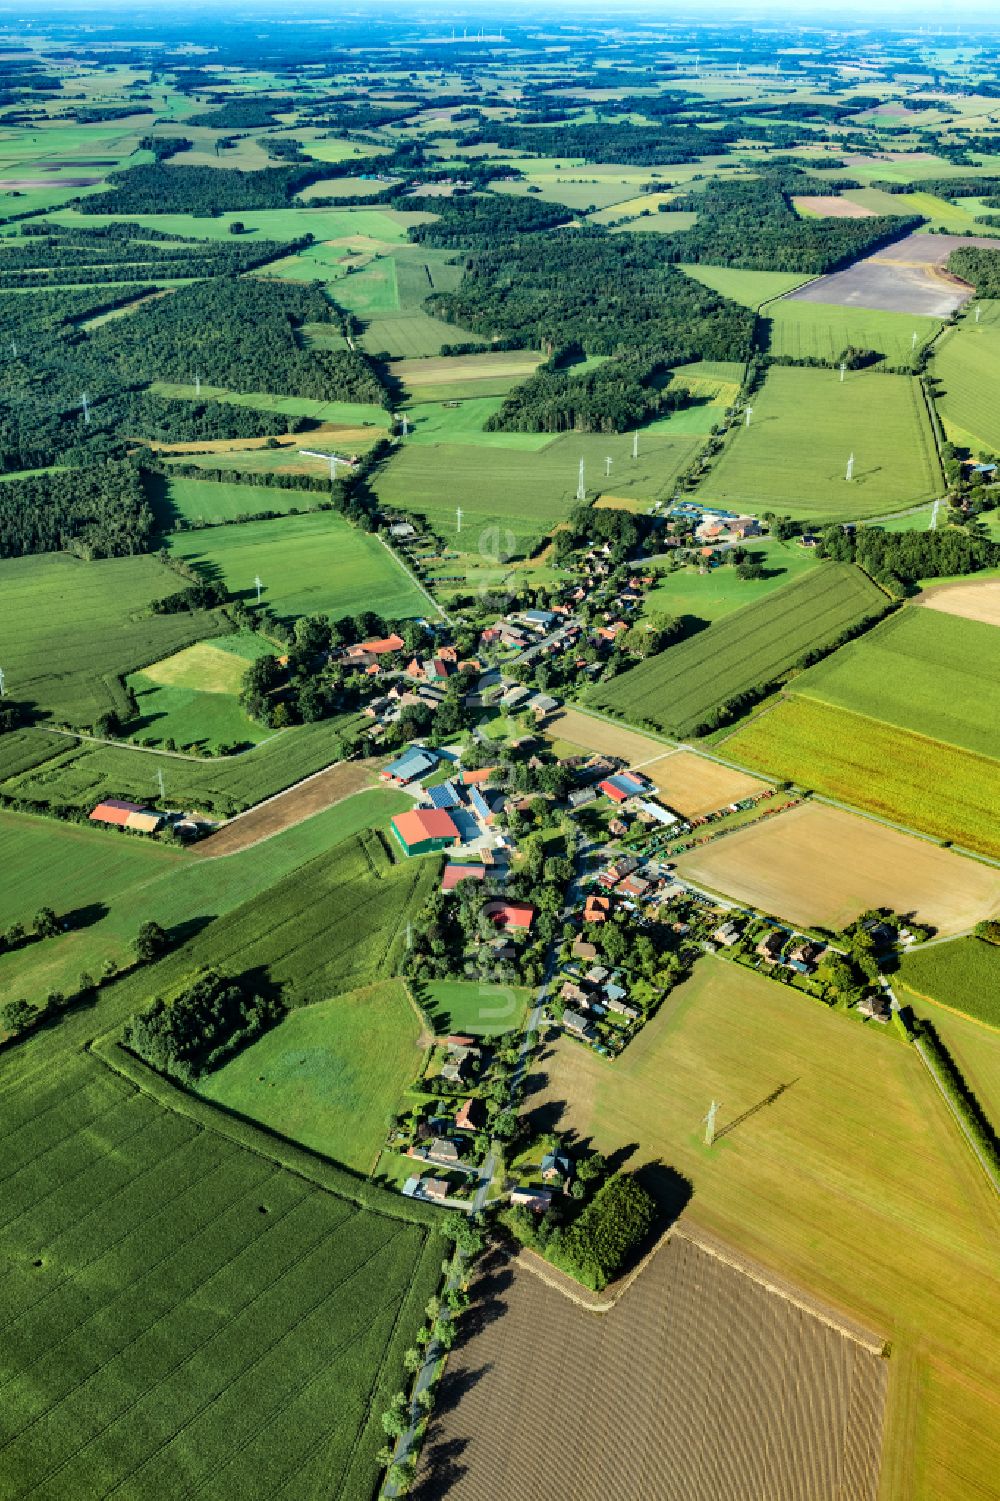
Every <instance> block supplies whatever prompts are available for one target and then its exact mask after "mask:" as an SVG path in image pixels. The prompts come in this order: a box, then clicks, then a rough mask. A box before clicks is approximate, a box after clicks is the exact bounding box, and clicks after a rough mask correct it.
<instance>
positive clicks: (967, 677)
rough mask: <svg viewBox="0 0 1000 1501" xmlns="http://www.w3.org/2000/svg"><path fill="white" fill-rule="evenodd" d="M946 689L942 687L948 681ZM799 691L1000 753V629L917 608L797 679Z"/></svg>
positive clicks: (930, 734) (903, 612)
mask: <svg viewBox="0 0 1000 1501" xmlns="http://www.w3.org/2000/svg"><path fill="white" fill-rule="evenodd" d="M945 683H946V684H947V691H946V692H942V685H943V684H945ZM795 691H796V693H802V694H805V695H806V696H807V697H809V698H818V699H820V700H821V701H822V702H823V703H828V704H832V705H834V706H836V707H838V708H841V709H850V710H851V711H852V712H853V713H855V714H865V715H867V716H868V717H869V718H871V719H879V720H884V721H885V722H886V723H887V724H893V725H898V726H899V727H900V728H901V729H904V730H912V731H913V732H914V734H917V735H925V736H927V737H929V738H930V739H933V740H945V741H948V742H949V743H950V744H952V745H958V746H961V747H962V749H964V750H968V751H974V752H976V753H977V754H979V755H982V756H994V757H995V756H1000V731H998V728H997V727H998V725H1000V631H998V630H997V629H996V627H995V626H992V625H986V624H984V623H983V622H981V621H978V620H966V619H965V618H964V617H963V616H961V615H948V614H945V613H944V612H943V611H940V610H925V609H922V608H920V607H918V606H911V607H908V608H904V609H902V610H898V611H897V612H896V613H895V614H894V615H892V616H890V617H889V619H888V620H884V621H883V622H882V623H881V625H879V626H877V627H876V629H875V630H874V631H870V632H869V633H868V634H867V635H866V636H864V637H863V638H862V639H861V640H860V641H850V642H848V644H847V645H846V646H842V647H841V648H840V650H839V651H838V652H835V653H834V654H833V656H832V657H827V659H826V660H825V661H824V662H820V663H818V664H817V665H816V666H815V667H810V668H809V670H808V671H807V672H805V673H803V674H802V676H801V677H800V678H797V679H796V681H795Z"/></svg>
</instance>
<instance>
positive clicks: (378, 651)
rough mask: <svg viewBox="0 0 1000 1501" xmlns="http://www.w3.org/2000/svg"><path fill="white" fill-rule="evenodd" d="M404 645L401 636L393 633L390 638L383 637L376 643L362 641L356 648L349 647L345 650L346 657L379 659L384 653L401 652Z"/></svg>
mask: <svg viewBox="0 0 1000 1501" xmlns="http://www.w3.org/2000/svg"><path fill="white" fill-rule="evenodd" d="M405 645H406V642H405V641H404V640H403V638H402V636H397V635H396V633H395V632H393V634H392V635H391V636H383V637H381V638H380V639H379V640H377V641H362V642H360V644H359V645H357V646H349V647H348V649H347V655H348V656H349V657H362V656H372V657H381V656H384V655H385V653H386V652H390V651H402V649H403V647H404V646H405Z"/></svg>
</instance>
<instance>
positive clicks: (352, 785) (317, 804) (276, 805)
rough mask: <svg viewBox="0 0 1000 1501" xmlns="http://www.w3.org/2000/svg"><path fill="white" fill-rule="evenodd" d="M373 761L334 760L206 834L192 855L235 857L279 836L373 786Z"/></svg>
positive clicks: (214, 857)
mask: <svg viewBox="0 0 1000 1501" xmlns="http://www.w3.org/2000/svg"><path fill="white" fill-rule="evenodd" d="M377 765H378V762H376V761H338V762H337V764H336V766H328V767H327V769H326V770H325V771H318V772H317V773H316V774H315V776H311V777H307V778H306V780H305V781H304V782H299V783H298V785H297V786H295V787H289V789H288V791H287V792H279V793H278V794H277V796H276V797H272V798H269V799H268V800H267V802H264V803H258V804H257V806H256V808H251V809H250V810H249V812H247V813H240V814H239V815H238V816H237V817H236V818H231V819H230V820H229V822H228V823H226V824H223V826H222V828H221V829H219V830H218V832H217V833H215V834H210V835H209V837H208V838H207V839H203V840H202V842H201V843H200V844H197V845H195V847H194V853H195V854H196V855H200V856H201V858H202V859H204V860H217V859H219V858H220V857H221V856H223V855H235V854H238V853H239V852H240V850H246V849H249V848H250V847H251V845H254V844H260V843H261V842H262V840H264V839H270V838H272V837H273V835H275V834H280V833H281V832H282V830H283V829H290V828H292V827H293V826H294V825H295V824H297V823H302V822H303V821H304V820H305V819H307V818H311V817H312V816H313V814H314V813H322V812H323V811H324V809H326V808H331V807H332V806H333V804H334V803H339V802H342V801H343V799H344V798H345V797H350V796H351V795H352V793H355V792H360V791H362V789H363V788H365V787H373V786H374V785H375V768H376V766H377Z"/></svg>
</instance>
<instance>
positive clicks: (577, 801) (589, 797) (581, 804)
mask: <svg viewBox="0 0 1000 1501" xmlns="http://www.w3.org/2000/svg"><path fill="white" fill-rule="evenodd" d="M596 799H597V793H596V791H595V790H594V788H593V787H578V788H577V789H576V790H575V791H574V792H571V793H570V794H569V797H568V798H567V799H566V801H567V803H568V804H569V806H570V807H571V808H585V807H586V806H587V804H588V803H592V802H595V801H596Z"/></svg>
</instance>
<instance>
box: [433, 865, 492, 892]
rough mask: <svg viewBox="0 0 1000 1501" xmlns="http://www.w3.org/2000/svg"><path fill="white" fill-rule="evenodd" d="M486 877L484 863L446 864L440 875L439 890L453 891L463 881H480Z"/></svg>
mask: <svg viewBox="0 0 1000 1501" xmlns="http://www.w3.org/2000/svg"><path fill="white" fill-rule="evenodd" d="M485 878H486V867H485V866H484V865H446V866H445V868H444V875H443V876H442V877H441V890H442V891H454V889H455V887H456V886H460V885H461V884H462V882H463V881H482V880H485Z"/></svg>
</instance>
